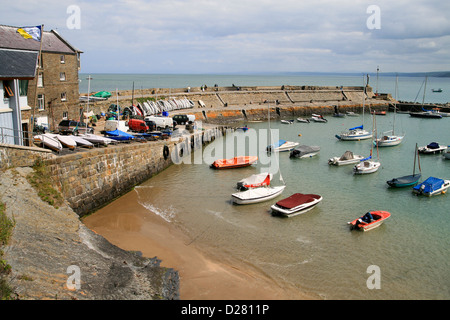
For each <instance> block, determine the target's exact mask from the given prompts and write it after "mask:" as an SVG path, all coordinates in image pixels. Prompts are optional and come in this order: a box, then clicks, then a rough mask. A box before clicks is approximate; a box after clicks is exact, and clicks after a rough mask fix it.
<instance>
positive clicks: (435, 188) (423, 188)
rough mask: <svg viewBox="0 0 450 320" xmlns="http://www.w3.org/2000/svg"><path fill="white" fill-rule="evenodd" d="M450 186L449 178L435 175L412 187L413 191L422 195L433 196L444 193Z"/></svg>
mask: <svg viewBox="0 0 450 320" xmlns="http://www.w3.org/2000/svg"><path fill="white" fill-rule="evenodd" d="M449 187H450V180H444V179H440V178H435V177H429V178H428V179H426V180H425V181H424V182H422V183H420V184H418V185H417V186H415V187H414V188H413V193H415V194H417V195H424V196H428V197H431V196H434V195H437V194H441V193H445V192H446V191H447V189H448V188H449Z"/></svg>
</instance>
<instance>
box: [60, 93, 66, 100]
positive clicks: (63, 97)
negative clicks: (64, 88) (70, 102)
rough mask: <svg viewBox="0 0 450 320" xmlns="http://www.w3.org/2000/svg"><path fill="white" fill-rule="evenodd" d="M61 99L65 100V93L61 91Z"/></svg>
mask: <svg viewBox="0 0 450 320" xmlns="http://www.w3.org/2000/svg"><path fill="white" fill-rule="evenodd" d="M61 101H67V94H66V93H65V92H62V93H61Z"/></svg>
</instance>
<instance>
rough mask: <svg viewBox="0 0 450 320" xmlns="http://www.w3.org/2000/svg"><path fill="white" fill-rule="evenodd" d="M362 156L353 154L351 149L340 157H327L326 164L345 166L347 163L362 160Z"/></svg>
mask: <svg viewBox="0 0 450 320" xmlns="http://www.w3.org/2000/svg"><path fill="white" fill-rule="evenodd" d="M363 159H364V157H363V156H360V155H357V154H353V152H351V151H346V152H345V153H344V154H343V155H342V156H340V157H333V158H330V159H328V164H330V165H335V166H345V165H349V164H355V163H358V162H360V161H361V160H363Z"/></svg>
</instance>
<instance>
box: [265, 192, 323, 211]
mask: <svg viewBox="0 0 450 320" xmlns="http://www.w3.org/2000/svg"><path fill="white" fill-rule="evenodd" d="M322 199H323V198H322V196H320V195H317V194H303V193H294V194H293V195H292V196H290V197H287V198H285V199H283V200H280V201H278V202H277V203H275V204H274V205H272V206H271V207H270V208H271V209H272V213H273V214H274V215H282V216H286V217H294V216H297V215H299V214H303V213H305V212H308V211H309V210H311V209H313V208H314V207H315V206H316V205H317V204H318V203H319V202H320V201H322Z"/></svg>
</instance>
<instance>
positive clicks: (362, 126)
mask: <svg viewBox="0 0 450 320" xmlns="http://www.w3.org/2000/svg"><path fill="white" fill-rule="evenodd" d="M363 128H364V125H360V126H359V127H354V128H350V129H348V130H356V129H361V130H362V129H363Z"/></svg>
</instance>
